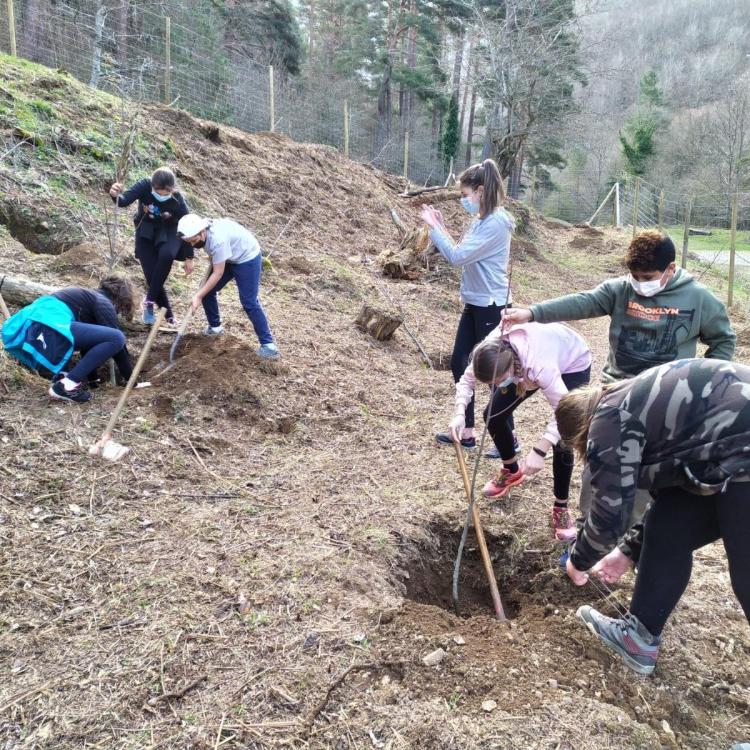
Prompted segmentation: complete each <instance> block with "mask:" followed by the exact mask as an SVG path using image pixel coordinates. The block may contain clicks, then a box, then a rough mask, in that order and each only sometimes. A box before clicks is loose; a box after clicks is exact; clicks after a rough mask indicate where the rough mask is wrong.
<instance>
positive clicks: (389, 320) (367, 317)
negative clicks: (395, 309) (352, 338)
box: [354, 304, 404, 341]
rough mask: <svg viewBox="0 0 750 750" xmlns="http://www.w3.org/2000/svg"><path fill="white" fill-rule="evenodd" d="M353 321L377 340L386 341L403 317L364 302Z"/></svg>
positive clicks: (402, 320)
mask: <svg viewBox="0 0 750 750" xmlns="http://www.w3.org/2000/svg"><path fill="white" fill-rule="evenodd" d="M354 322H355V324H356V325H357V327H358V328H359V329H360V330H362V331H364V332H365V333H369V334H370V336H372V337H373V338H376V339H377V340H378V341H388V340H389V339H390V338H392V337H393V334H394V332H395V330H396V329H397V328H398V327H399V326H400V325H401V324H402V323H403V322H404V319H403V318H402V317H401V316H400V315H395V314H394V313H392V312H389V311H386V310H383V309H379V308H376V307H372V306H371V305H367V304H365V305H362V309H361V310H360V311H359V315H357V318H356V319H355V321H354Z"/></svg>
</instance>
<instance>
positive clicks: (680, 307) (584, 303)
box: [503, 230, 736, 569]
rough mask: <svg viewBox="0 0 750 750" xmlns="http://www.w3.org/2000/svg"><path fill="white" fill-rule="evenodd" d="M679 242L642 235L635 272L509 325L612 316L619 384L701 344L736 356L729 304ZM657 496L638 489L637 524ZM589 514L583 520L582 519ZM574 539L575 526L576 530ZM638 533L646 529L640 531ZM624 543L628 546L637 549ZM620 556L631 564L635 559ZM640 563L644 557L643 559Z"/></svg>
mask: <svg viewBox="0 0 750 750" xmlns="http://www.w3.org/2000/svg"><path fill="white" fill-rule="evenodd" d="M675 257H676V253H675V246H674V243H673V242H672V240H671V239H670V238H669V237H668V236H667V235H664V234H661V233H660V232H657V231H654V230H647V231H645V232H640V233H639V234H637V235H636V236H635V237H634V238H633V240H632V242H631V243H630V246H629V247H628V250H627V253H626V255H625V264H626V266H627V269H628V271H629V273H628V274H627V275H625V276H620V277H618V278H616V279H608V280H607V281H604V282H603V283H601V284H599V286H597V287H596V288H595V289H589V290H587V291H583V292H576V293H574V294H568V295H566V296H564V297H557V298H556V299H551V300H547V301H546V302H540V303H538V304H535V305H531V306H530V307H526V308H511V309H509V310H507V311H506V312H505V315H504V316H503V317H504V320H507V321H508V322H510V323H527V322H529V321H532V320H533V321H537V322H539V323H557V322H562V321H569V320H582V319H584V318H598V317H601V316H604V315H609V317H610V324H609V353H608V355H607V361H606V363H605V365H604V368H603V371H602V382H604V383H615V382H618V381H621V380H624V379H625V378H631V377H634V376H636V375H639V374H640V373H642V372H644V371H645V370H648V369H649V368H651V367H656V366H657V365H662V364H666V363H668V362H672V361H674V360H676V359H688V358H692V357H695V356H696V353H697V347H698V342H700V343H702V344H705V345H706V346H707V347H708V348H707V349H706V352H705V354H704V356H705V357H708V358H709V359H723V360H731V359H732V356H733V355H734V346H735V340H736V336H735V333H734V331H733V330H732V326H731V323H730V322H729V317H728V315H727V309H726V307H725V306H724V304H723V303H722V302H721V301H720V300H719V299H718V298H717V297H716V296H715V295H714V294H713V293H712V292H711V291H710V290H709V289H707V288H706V287H705V286H703V284H699V283H698V282H697V281H696V280H695V279H694V278H693V277H692V276H691V275H690V274H689V273H688V272H687V271H686V270H685V269H683V268H677V266H676V264H675ZM588 479H589V477H588V469H587V468H586V467H584V473H583V476H582V478H581V483H582V488H581V496H580V500H579V507H580V514H581V516H582V517H583V518H585V517H586V515H587V514H588V512H589V508H590V507H591V495H590V492H589V490H588V487H589V482H588ZM650 501H651V496H650V494H649V493H648V492H646V491H639V492H638V493H637V498H636V501H635V505H634V508H633V516H632V522H633V523H636V524H637V523H638V522H640V520H641V518H642V517H643V514H644V513H645V512H646V509H647V507H648V505H649V503H650ZM581 520H582V519H579V522H580V521H581ZM570 533H571V538H573V537H574V535H575V529H571V531H570ZM634 533H635V535H636V536H637V535H638V534H639V533H640V529H639V527H636V528H635V530H634ZM630 548H631V547H630V546H629V545H628V544H623V545H622V549H623V550H626V549H630ZM618 554H621V555H622V557H621V559H619V562H620V564H621V565H623V566H624V567H625V568H626V569H627V567H630V566H632V564H633V560H632V559H629V558H626V557H625V556H624V554H623V553H622V552H621V551H620V550H619V548H617V549H615V551H614V552H613V555H615V556H617V555H618ZM636 562H637V560H636Z"/></svg>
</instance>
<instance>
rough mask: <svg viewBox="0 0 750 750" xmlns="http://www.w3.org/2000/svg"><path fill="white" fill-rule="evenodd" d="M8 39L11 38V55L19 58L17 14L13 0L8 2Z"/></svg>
mask: <svg viewBox="0 0 750 750" xmlns="http://www.w3.org/2000/svg"><path fill="white" fill-rule="evenodd" d="M8 37H9V38H10V54H11V56H13V57H17V56H18V51H17V49H16V14H15V11H14V10H13V0H8Z"/></svg>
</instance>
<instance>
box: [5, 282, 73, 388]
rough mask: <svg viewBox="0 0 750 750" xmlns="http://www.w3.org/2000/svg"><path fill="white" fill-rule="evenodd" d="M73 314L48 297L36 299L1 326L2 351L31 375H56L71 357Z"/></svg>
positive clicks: (57, 300) (60, 303) (63, 304)
mask: <svg viewBox="0 0 750 750" xmlns="http://www.w3.org/2000/svg"><path fill="white" fill-rule="evenodd" d="M73 320H74V318H73V311H72V310H71V309H70V308H69V307H68V306H67V305H66V304H65V303H64V302H62V301H61V300H59V299H57V298H56V297H52V296H45V297H39V299H36V300H34V302H32V303H31V304H30V305H27V306H26V307H23V308H21V309H20V310H19V311H18V312H17V313H16V314H15V315H11V316H10V318H8V320H6V321H5V323H4V324H3V329H2V335H3V346H4V347H5V351H7V352H8V354H10V355H11V356H12V357H15V358H16V359H17V360H18V361H19V362H21V363H22V364H24V365H26V367H29V368H30V369H32V370H34V371H35V372H40V373H41V372H43V371H45V370H46V371H49V372H51V373H52V374H53V375H57V373H58V372H60V370H62V369H63V367H64V366H65V363H66V362H67V361H68V360H69V359H70V357H71V356H72V354H73V348H74V347H73V334H72V333H71V332H70V324H71V323H72V322H73Z"/></svg>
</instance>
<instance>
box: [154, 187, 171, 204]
mask: <svg viewBox="0 0 750 750" xmlns="http://www.w3.org/2000/svg"><path fill="white" fill-rule="evenodd" d="M151 195H153V196H154V198H155V199H156V200H157V201H159V203H164V202H165V201H168V200H169V199H170V198H171V197H172V193H170V194H169V195H159V193H157V192H156V191H154V190H152V191H151Z"/></svg>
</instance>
